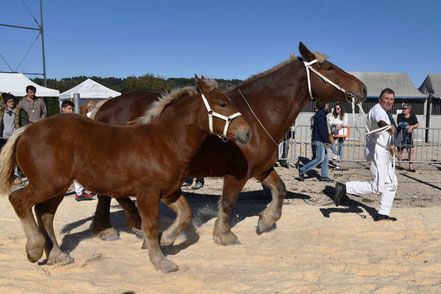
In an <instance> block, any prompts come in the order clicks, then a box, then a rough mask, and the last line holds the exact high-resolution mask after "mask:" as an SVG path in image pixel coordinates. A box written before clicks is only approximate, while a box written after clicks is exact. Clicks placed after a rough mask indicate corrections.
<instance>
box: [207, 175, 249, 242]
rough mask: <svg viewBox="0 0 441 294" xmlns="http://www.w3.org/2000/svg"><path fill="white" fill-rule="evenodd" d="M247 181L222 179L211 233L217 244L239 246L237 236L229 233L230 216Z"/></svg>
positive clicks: (231, 177) (229, 178)
mask: <svg viewBox="0 0 441 294" xmlns="http://www.w3.org/2000/svg"><path fill="white" fill-rule="evenodd" d="M247 180H248V179H241V180H238V179H236V178H235V177H233V176H225V177H224V187H223V192H222V197H221V198H220V200H219V204H218V205H219V208H218V213H217V219H216V223H215V224H214V231H213V239H214V242H216V243H217V244H220V245H231V244H240V242H239V241H238V239H237V236H236V235H235V234H234V233H233V232H231V227H230V215H231V211H232V210H233V208H234V205H235V204H236V201H237V197H238V196H239V193H240V191H242V188H243V186H244V185H245V183H246V182H247Z"/></svg>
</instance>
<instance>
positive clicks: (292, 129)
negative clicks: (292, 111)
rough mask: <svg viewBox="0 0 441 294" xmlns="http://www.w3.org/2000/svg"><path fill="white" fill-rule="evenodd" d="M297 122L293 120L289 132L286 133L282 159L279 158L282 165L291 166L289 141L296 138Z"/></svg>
mask: <svg viewBox="0 0 441 294" xmlns="http://www.w3.org/2000/svg"><path fill="white" fill-rule="evenodd" d="M295 124H296V122H293V123H292V125H291V126H290V127H289V130H288V132H287V133H286V135H285V138H284V139H283V141H282V159H281V160H279V163H280V165H281V166H283V167H286V168H289V163H288V160H287V158H288V151H289V142H290V141H291V140H293V139H294V138H295Z"/></svg>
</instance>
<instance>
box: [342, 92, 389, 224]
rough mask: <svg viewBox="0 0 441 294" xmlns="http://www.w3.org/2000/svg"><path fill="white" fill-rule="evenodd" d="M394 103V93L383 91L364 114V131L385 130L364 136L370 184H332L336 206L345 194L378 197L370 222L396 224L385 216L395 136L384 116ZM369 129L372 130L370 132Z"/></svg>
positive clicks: (352, 182) (387, 119)
mask: <svg viewBox="0 0 441 294" xmlns="http://www.w3.org/2000/svg"><path fill="white" fill-rule="evenodd" d="M394 101H395V93H394V91H393V90H392V89H389V88H386V89H383V90H382V91H381V93H380V98H379V99H378V102H379V103H377V104H376V105H375V106H374V107H372V108H371V110H370V111H369V113H368V116H367V119H368V121H369V125H370V126H369V125H366V131H367V132H370V131H375V130H376V129H380V128H383V127H386V126H389V129H388V130H387V131H386V130H384V131H381V132H372V133H370V134H368V135H366V148H365V153H366V160H367V162H368V163H369V165H370V173H371V181H369V182H367V181H365V182H362V181H350V182H346V184H343V183H339V182H337V183H336V184H335V194H334V203H335V205H336V206H339V205H340V201H341V200H342V198H343V197H346V193H348V194H353V195H364V194H376V195H378V196H380V197H381V199H380V207H379V209H378V213H377V215H375V216H374V221H396V220H397V218H395V217H391V216H389V214H390V211H391V209H392V204H393V202H394V198H395V194H396V193H397V188H398V180H397V176H396V175H395V170H394V168H393V167H392V164H391V162H390V160H389V152H390V148H389V147H390V146H389V143H390V137H391V136H392V135H393V134H394V132H395V127H394V125H393V124H392V122H391V120H390V118H389V115H388V112H390V111H391V109H392V106H393V104H394ZM370 128H372V129H370Z"/></svg>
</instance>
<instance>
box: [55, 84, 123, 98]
mask: <svg viewBox="0 0 441 294" xmlns="http://www.w3.org/2000/svg"><path fill="white" fill-rule="evenodd" d="M74 93H79V94H80V99H108V98H113V97H116V96H119V95H121V93H120V92H117V91H114V90H112V89H109V88H107V87H104V86H103V85H101V84H99V83H97V82H95V81H94V80H91V79H87V80H85V81H84V82H82V83H81V84H79V85H78V86H75V87H73V88H72V89H69V90H67V91H66V92H63V93H61V94H60V100H66V99H71V98H73V94H74Z"/></svg>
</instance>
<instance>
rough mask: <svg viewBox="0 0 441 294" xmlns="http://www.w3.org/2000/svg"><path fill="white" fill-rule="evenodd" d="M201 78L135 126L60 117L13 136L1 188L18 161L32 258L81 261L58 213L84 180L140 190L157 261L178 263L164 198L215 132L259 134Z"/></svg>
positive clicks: (243, 137) (114, 192)
mask: <svg viewBox="0 0 441 294" xmlns="http://www.w3.org/2000/svg"><path fill="white" fill-rule="evenodd" d="M196 80H197V85H198V90H197V91H196V90H195V89H194V88H183V89H180V90H179V91H176V92H174V93H172V94H171V95H169V96H166V97H164V98H162V99H160V100H159V101H157V102H156V103H155V104H154V105H153V106H152V107H151V108H150V109H149V110H148V111H147V112H146V114H145V115H144V116H143V117H140V118H139V119H138V120H137V122H136V125H133V126H113V125H109V124H104V123H101V122H95V121H92V120H90V119H87V118H84V117H82V116H80V115H58V116H54V117H51V118H48V119H44V120H42V121H40V122H38V123H36V124H33V125H31V126H29V127H27V128H22V129H19V130H18V131H17V132H16V133H15V134H14V135H13V136H12V137H11V138H10V139H9V140H8V142H7V144H6V146H5V147H4V149H3V150H2V152H1V155H0V164H1V167H2V170H1V171H0V192H3V193H5V192H8V191H10V185H11V182H12V180H13V176H14V167H15V160H16V161H17V163H18V165H19V166H20V167H21V169H22V170H23V172H24V173H25V174H26V176H27V178H28V180H29V185H28V186H26V187H25V188H23V189H20V190H17V191H15V192H13V193H11V194H10V196H9V201H10V202H11V204H12V206H13V207H14V210H15V212H16V214H17V215H18V217H19V218H20V221H21V223H22V225H23V229H24V232H25V234H26V238H27V243H26V252H27V255H28V259H29V260H30V261H31V262H35V261H37V260H39V259H40V257H41V256H42V254H43V249H45V250H46V255H47V258H48V263H69V262H72V261H73V259H72V258H70V257H69V256H68V255H67V254H66V253H63V252H62V251H61V250H60V248H59V246H58V243H57V240H56V237H55V233H54V229H53V217H54V214H55V211H56V209H57V207H58V205H59V204H60V202H61V201H62V200H63V197H64V195H65V193H66V191H67V189H68V187H69V186H70V185H71V184H72V182H73V181H74V180H76V181H78V182H79V183H81V184H82V185H83V186H84V187H85V188H87V189H89V190H91V191H93V192H96V193H102V194H105V195H110V196H111V197H115V198H117V197H124V196H129V195H134V196H136V197H137V201H138V208H139V212H140V214H141V218H142V227H143V229H144V232H145V234H146V236H147V241H146V244H147V248H148V251H149V257H150V260H151V262H152V263H153V265H154V267H155V268H156V269H161V270H162V271H163V272H170V271H176V270H177V269H178V267H177V266H176V265H175V264H174V263H173V262H171V261H169V260H168V259H167V258H165V256H164V255H163V253H162V251H161V249H160V246H159V242H158V234H159V218H158V215H159V200H160V199H162V200H163V201H164V202H168V203H171V202H173V201H175V200H176V198H177V197H179V196H180V195H181V193H182V192H181V191H180V190H179V187H180V186H181V185H182V183H183V181H184V180H185V178H186V176H187V173H188V166H189V164H190V160H191V158H192V157H193V156H194V154H196V152H197V150H198V149H199V146H200V145H201V143H202V142H203V141H204V139H205V138H206V137H207V135H208V133H209V132H212V133H215V134H222V135H223V136H224V137H227V138H230V139H232V140H235V141H237V142H238V143H239V144H246V143H248V141H249V139H250V136H251V133H250V127H249V125H248V123H247V122H246V121H245V119H244V118H243V117H242V116H240V113H238V112H237V109H236V107H235V106H234V105H233V103H232V102H231V100H230V99H229V98H228V97H227V96H226V95H225V94H224V93H223V92H221V91H219V90H217V89H214V88H213V86H212V85H210V84H207V83H206V81H205V80H199V79H198V78H197V77H196ZM205 97H206V98H205ZM207 100H208V102H207ZM210 106H211V109H210ZM207 112H208V114H209V115H207ZM222 115H226V116H229V117H224V118H225V120H226V122H221V119H219V117H222ZM213 116H214V117H218V118H213ZM228 125H229V127H228ZM34 205H35V213H36V216H37V221H38V226H37V224H36V223H35V220H34V216H33V214H32V210H31V209H32V206H34Z"/></svg>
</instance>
